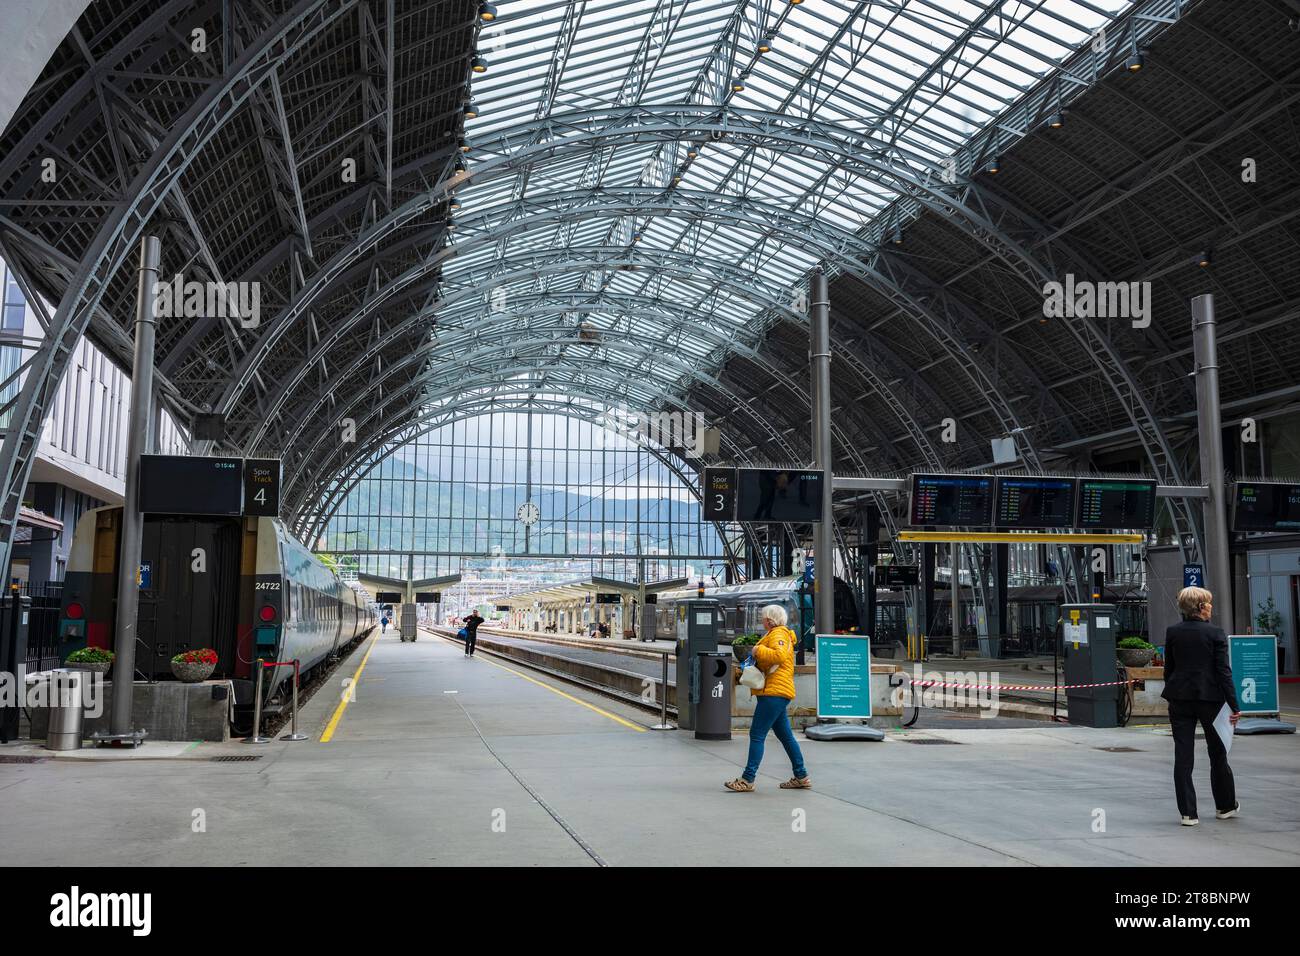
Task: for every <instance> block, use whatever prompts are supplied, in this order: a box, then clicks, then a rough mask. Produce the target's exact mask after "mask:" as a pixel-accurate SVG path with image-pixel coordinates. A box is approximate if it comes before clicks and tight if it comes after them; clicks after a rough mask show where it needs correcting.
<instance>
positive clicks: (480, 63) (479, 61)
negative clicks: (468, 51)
mask: <svg viewBox="0 0 1300 956" xmlns="http://www.w3.org/2000/svg"><path fill="white" fill-rule="evenodd" d="M469 68H470V69H471V70H473V71H474V72H475V73H486V72H487V60H485V59H483V58H482V57H481V56H476V57H474V59H472V60H470V61H469Z"/></svg>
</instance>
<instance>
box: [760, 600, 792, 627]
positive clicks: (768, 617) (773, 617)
mask: <svg viewBox="0 0 1300 956" xmlns="http://www.w3.org/2000/svg"><path fill="white" fill-rule="evenodd" d="M759 616H760V617H761V618H762V619H763V620H764V621H770V622H771V623H772V626H773V627H784V626H785V622H786V621H788V620H790V616H789V615H788V614H786V613H785V608H783V607H782V606H781V605H779V604H769V605H767V607H765V608H763V610H762V611H760V612H759Z"/></svg>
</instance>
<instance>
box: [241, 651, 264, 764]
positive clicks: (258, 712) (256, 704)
mask: <svg viewBox="0 0 1300 956" xmlns="http://www.w3.org/2000/svg"><path fill="white" fill-rule="evenodd" d="M254 666H256V667H257V685H256V689H255V690H254V691H253V736H251V737H245V738H244V743H246V744H269V743H270V742H271V738H270V737H263V736H262V671H264V670H265V669H266V667H265V665H264V663H263V661H262V659H261V658H260V657H259V658H258V659H257V663H256V665H254Z"/></svg>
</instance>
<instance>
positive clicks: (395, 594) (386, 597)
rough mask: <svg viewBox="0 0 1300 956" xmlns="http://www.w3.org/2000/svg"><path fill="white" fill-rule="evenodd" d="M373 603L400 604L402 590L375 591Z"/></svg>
mask: <svg viewBox="0 0 1300 956" xmlns="http://www.w3.org/2000/svg"><path fill="white" fill-rule="evenodd" d="M375 603H376V604H401V603H402V592H401V591H376V592H375Z"/></svg>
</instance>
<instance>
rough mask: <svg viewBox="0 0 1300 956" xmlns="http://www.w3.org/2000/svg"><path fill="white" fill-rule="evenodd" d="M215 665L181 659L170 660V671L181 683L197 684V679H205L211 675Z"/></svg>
mask: <svg viewBox="0 0 1300 956" xmlns="http://www.w3.org/2000/svg"><path fill="white" fill-rule="evenodd" d="M216 666H217V665H216V664H201V663H193V664H187V663H184V662H182V661H172V673H173V674H174V675H176V679H177V680H178V681H181V682H182V683H185V684H197V683H198V682H199V681H205V680H207V679H208V678H209V677H211V676H212V672H213V670H215V669H216Z"/></svg>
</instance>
